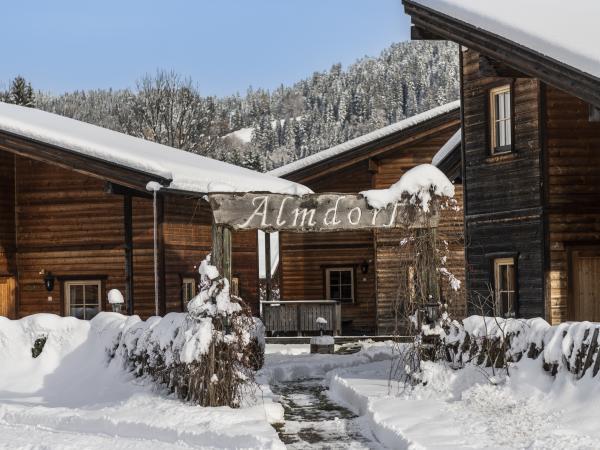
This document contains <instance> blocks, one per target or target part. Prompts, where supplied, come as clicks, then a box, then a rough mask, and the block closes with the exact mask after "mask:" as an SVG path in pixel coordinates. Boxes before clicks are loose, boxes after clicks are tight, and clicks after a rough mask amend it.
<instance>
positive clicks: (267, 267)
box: [265, 231, 273, 302]
mask: <svg viewBox="0 0 600 450" xmlns="http://www.w3.org/2000/svg"><path fill="white" fill-rule="evenodd" d="M265 282H266V290H267V292H266V296H267V301H268V302H269V301H271V299H272V297H273V295H272V290H273V285H272V280H271V233H269V232H268V231H265Z"/></svg>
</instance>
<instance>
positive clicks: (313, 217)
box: [208, 193, 438, 232]
mask: <svg viewBox="0 0 600 450" xmlns="http://www.w3.org/2000/svg"><path fill="white" fill-rule="evenodd" d="M208 199H209V202H210V205H211V208H212V210H213V216H214V219H215V223H216V224H217V225H224V226H227V227H230V228H232V229H234V230H250V229H261V230H265V231H279V230H281V231H286V230H287V231H301V232H311V231H314V232H323V231H336V230H358V229H371V228H399V227H403V228H428V227H431V226H436V225H437V220H438V213H437V208H436V207H435V206H434V207H433V208H430V210H429V211H428V212H424V211H423V210H422V209H421V208H419V207H418V206H417V205H414V204H410V203H409V202H395V203H393V204H390V205H389V206H388V207H386V208H381V209H375V208H371V207H370V206H369V205H368V204H367V201H366V199H365V198H364V197H362V196H361V195H352V194H308V195H303V196H301V197H294V196H290V195H280V194H251V193H245V194H240V193H219V194H209V195H208Z"/></svg>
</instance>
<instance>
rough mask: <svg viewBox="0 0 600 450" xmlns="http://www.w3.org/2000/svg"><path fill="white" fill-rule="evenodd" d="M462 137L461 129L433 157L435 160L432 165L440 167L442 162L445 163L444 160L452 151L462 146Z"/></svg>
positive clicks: (432, 160)
mask: <svg viewBox="0 0 600 450" xmlns="http://www.w3.org/2000/svg"><path fill="white" fill-rule="evenodd" d="M461 137H462V134H461V129H460V128H459V129H458V130H456V133H454V134H453V135H452V136H451V137H450V139H448V140H447V141H446V143H445V144H444V145H442V146H441V147H440V149H439V150H438V151H437V153H436V154H435V155H433V158H432V159H431V164H432V165H433V166H436V167H439V165H440V164H441V163H442V161H444V159H446V158H447V157H448V155H450V153H452V151H453V150H454V149H456V147H458V146H459V145H460V141H461Z"/></svg>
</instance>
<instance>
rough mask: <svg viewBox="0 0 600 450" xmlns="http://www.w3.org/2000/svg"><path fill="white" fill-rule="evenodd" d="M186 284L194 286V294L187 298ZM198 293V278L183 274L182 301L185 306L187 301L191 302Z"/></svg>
mask: <svg viewBox="0 0 600 450" xmlns="http://www.w3.org/2000/svg"><path fill="white" fill-rule="evenodd" d="M186 284H191V286H192V296H191V297H190V298H189V299H187V300H186V298H185V293H186V290H185V285H186ZM196 295H198V281H197V280H196V278H195V277H193V276H182V277H181V303H182V305H183V306H185V304H186V303H187V302H189V301H190V300H191V299H193V298H194V297H195V296H196Z"/></svg>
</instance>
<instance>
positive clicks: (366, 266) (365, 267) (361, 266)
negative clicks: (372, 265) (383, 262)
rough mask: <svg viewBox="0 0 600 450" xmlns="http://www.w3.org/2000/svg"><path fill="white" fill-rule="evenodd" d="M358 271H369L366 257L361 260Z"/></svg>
mask: <svg viewBox="0 0 600 450" xmlns="http://www.w3.org/2000/svg"><path fill="white" fill-rule="evenodd" d="M360 271H361V272H362V273H365V274H366V273H367V272H368V271H369V261H367V260H366V259H365V260H364V261H363V262H362V264H361V265H360Z"/></svg>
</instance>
